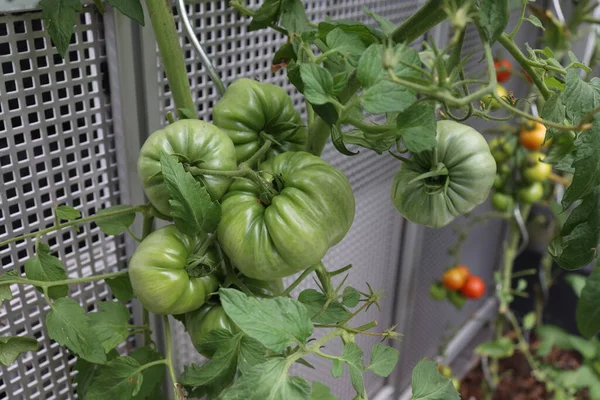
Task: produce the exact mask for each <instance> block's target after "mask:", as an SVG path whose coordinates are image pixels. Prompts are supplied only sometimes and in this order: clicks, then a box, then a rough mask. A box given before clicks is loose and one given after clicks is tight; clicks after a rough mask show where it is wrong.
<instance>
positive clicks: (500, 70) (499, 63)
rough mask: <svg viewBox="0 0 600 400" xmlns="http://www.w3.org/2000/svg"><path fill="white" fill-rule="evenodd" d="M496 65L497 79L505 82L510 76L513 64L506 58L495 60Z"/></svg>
mask: <svg viewBox="0 0 600 400" xmlns="http://www.w3.org/2000/svg"><path fill="white" fill-rule="evenodd" d="M494 67H495V68H496V80H497V81H498V82H505V81H507V80H508V79H509V78H510V75H511V73H512V64H511V63H510V61H508V60H507V59H506V58H500V59H496V60H494Z"/></svg>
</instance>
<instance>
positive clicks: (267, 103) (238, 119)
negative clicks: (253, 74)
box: [213, 78, 306, 163]
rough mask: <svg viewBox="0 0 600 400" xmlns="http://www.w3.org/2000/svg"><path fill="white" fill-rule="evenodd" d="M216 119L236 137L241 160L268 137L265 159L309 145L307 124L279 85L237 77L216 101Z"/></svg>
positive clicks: (245, 158) (214, 112)
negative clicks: (269, 141)
mask: <svg viewBox="0 0 600 400" xmlns="http://www.w3.org/2000/svg"><path fill="white" fill-rule="evenodd" d="M213 121H214V123H215V125H217V126H218V127H219V128H221V129H223V131H225V132H226V133H227V134H228V135H229V137H230V138H231V140H233V143H234V144H235V152H236V155H237V161H238V163H241V162H242V161H245V160H247V159H249V158H250V157H251V156H252V155H253V154H254V153H256V151H257V150H258V149H259V148H260V147H261V146H262V145H263V144H264V142H265V141H266V140H268V139H271V141H272V144H271V147H270V148H269V151H268V152H267V153H266V157H265V158H266V159H269V158H271V157H273V156H275V155H277V154H280V153H284V152H286V151H300V150H304V149H305V147H306V127H305V126H304V123H303V121H302V118H301V117H300V114H299V113H298V112H297V111H296V110H294V103H293V102H292V100H291V99H290V97H289V96H288V95H287V93H286V91H285V90H283V89H282V88H281V87H279V86H275V85H271V84H268V83H260V82H256V81H254V80H252V79H247V78H241V79H238V80H236V81H235V82H233V83H232V84H231V85H230V86H229V87H228V88H227V91H226V92H225V94H224V95H223V97H222V98H221V99H220V100H219V101H218V102H217V104H215V107H214V110H213Z"/></svg>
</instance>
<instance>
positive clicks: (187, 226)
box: [160, 154, 221, 235]
mask: <svg viewBox="0 0 600 400" xmlns="http://www.w3.org/2000/svg"><path fill="white" fill-rule="evenodd" d="M160 164H161V168H162V173H163V177H164V179H165V185H166V186H167V189H168V190H169V204H170V205H171V214H172V215H173V219H174V220H175V225H176V226H177V229H179V230H180V231H181V232H183V233H185V234H186V235H198V234H200V233H212V232H214V231H215V230H216V229H217V226H218V224H219V220H220V219H221V207H220V206H219V205H218V204H217V203H215V202H213V201H212V200H211V198H210V195H209V194H208V191H207V190H206V188H205V187H204V186H203V185H202V184H201V183H200V182H198V181H197V180H196V179H194V177H193V176H192V175H191V174H190V173H189V172H186V171H185V169H184V168H183V165H182V164H181V163H179V162H178V161H177V160H176V159H175V158H174V157H170V156H168V155H166V154H163V155H161V157H160Z"/></svg>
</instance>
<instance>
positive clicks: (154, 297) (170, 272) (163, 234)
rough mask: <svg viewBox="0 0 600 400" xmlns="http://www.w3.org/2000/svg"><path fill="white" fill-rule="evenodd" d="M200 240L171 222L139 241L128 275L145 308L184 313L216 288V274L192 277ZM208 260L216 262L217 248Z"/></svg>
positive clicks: (207, 255) (211, 262)
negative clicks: (191, 267) (190, 267)
mask: <svg viewBox="0 0 600 400" xmlns="http://www.w3.org/2000/svg"><path fill="white" fill-rule="evenodd" d="M199 242H200V240H199V239H197V238H191V237H189V236H186V235H184V234H183V233H181V232H179V231H178V230H177V228H176V227H175V225H168V226H165V227H164V228H160V229H158V230H156V231H154V232H152V233H151V234H150V235H148V236H147V237H146V238H145V239H144V240H143V241H142V243H140V245H139V246H138V248H137V249H136V251H135V253H133V256H132V257H131V260H129V278H130V279H131V286H132V287H133V292H134V293H135V295H136V296H137V298H138V299H139V300H140V302H141V303H142V305H143V306H144V308H146V309H147V310H148V311H150V312H153V313H155V314H183V313H186V312H189V311H193V310H196V309H197V308H199V307H200V306H201V305H202V304H204V302H205V301H206V300H207V299H208V297H209V296H210V294H211V293H212V292H214V291H215V290H217V288H218V287H219V282H218V280H217V278H216V276H215V275H214V274H209V275H205V276H200V277H193V276H190V274H189V273H188V269H186V267H187V262H188V257H189V256H190V255H191V254H193V252H194V250H195V248H196V246H197V245H198V244H199ZM205 263H206V264H207V265H211V264H212V265H213V266H214V265H216V264H217V263H218V256H217V255H216V252H214V251H212V250H209V251H208V252H207V253H206V260H205Z"/></svg>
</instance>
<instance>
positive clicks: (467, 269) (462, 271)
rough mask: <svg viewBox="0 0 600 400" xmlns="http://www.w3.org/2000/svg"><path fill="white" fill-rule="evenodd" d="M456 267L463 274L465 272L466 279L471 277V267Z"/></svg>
mask: <svg viewBox="0 0 600 400" xmlns="http://www.w3.org/2000/svg"><path fill="white" fill-rule="evenodd" d="M454 269H456V270H457V271H458V272H460V273H461V274H463V276H464V277H465V280H466V279H467V278H468V277H469V275H471V271H469V268H467V266H466V265H462V264H460V265H457V266H456V267H454Z"/></svg>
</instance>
